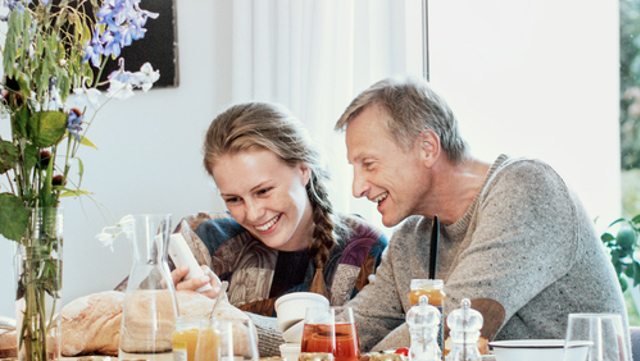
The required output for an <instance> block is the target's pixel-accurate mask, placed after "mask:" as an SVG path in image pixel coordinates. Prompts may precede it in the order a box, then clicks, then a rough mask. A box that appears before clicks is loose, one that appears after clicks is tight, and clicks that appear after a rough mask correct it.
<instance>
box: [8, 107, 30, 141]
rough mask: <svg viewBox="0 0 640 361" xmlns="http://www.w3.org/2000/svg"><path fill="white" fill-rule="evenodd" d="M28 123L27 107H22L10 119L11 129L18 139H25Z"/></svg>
mask: <svg viewBox="0 0 640 361" xmlns="http://www.w3.org/2000/svg"><path fill="white" fill-rule="evenodd" d="M28 121H29V108H28V107H27V106H22V107H20V108H19V109H18V110H17V111H16V112H15V114H14V115H13V116H12V117H11V129H12V130H13V132H14V133H15V134H16V135H18V136H19V137H26V136H27V122H28Z"/></svg>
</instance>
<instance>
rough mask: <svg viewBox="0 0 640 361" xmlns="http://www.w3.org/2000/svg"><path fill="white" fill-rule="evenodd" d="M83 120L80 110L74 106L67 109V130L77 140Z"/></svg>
mask: <svg viewBox="0 0 640 361" xmlns="http://www.w3.org/2000/svg"><path fill="white" fill-rule="evenodd" d="M83 120H84V115H83V114H82V113H81V112H80V110H78V109H76V108H71V110H69V116H68V117H67V131H69V134H71V135H72V136H73V137H74V138H76V140H77V141H78V142H79V141H80V140H81V139H82V137H81V136H80V134H79V132H80V131H81V130H82V127H81V125H82V121H83Z"/></svg>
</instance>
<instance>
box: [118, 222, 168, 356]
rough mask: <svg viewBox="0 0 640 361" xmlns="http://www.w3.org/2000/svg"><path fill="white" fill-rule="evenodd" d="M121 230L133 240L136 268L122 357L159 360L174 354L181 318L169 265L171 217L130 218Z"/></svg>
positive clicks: (127, 298)
mask: <svg viewBox="0 0 640 361" xmlns="http://www.w3.org/2000/svg"><path fill="white" fill-rule="evenodd" d="M121 227H122V230H123V232H124V233H125V234H126V235H127V237H128V238H129V240H130V241H131V249H132V251H133V265H132V266H131V272H130V274H129V280H128V283H127V291H126V295H125V301H124V305H123V310H122V327H121V329H120V348H119V353H118V358H119V359H120V360H130V359H141V358H143V359H145V360H156V355H161V354H164V355H170V354H171V352H172V333H173V330H174V328H175V322H176V317H177V315H178V309H177V302H176V296H175V289H174V286H173V280H172V278H171V272H170V271H169V266H168V265H167V245H168V240H169V235H170V233H171V215H155V214H143V215H134V216H127V217H125V219H123V221H121ZM163 358H164V357H163ZM159 359H160V357H158V360H159Z"/></svg>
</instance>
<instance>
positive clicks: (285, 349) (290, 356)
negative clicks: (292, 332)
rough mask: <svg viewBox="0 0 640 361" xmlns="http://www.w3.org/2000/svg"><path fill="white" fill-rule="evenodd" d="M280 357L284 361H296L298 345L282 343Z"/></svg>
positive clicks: (298, 353) (298, 352) (298, 354)
mask: <svg viewBox="0 0 640 361" xmlns="http://www.w3.org/2000/svg"><path fill="white" fill-rule="evenodd" d="M280 356H282V358H284V359H285V361H298V356H300V344H299V343H284V344H282V345H280Z"/></svg>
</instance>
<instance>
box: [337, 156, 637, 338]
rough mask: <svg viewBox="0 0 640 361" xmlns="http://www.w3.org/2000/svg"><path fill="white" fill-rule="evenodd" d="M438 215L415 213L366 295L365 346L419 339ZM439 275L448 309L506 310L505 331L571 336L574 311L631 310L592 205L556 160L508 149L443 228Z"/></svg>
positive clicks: (359, 302) (361, 328)
mask: <svg viewBox="0 0 640 361" xmlns="http://www.w3.org/2000/svg"><path fill="white" fill-rule="evenodd" d="M430 234H431V220H429V219H426V218H424V217H418V216H415V217H410V218H408V219H406V220H405V222H404V223H403V224H402V225H401V227H400V229H399V230H398V231H397V232H395V233H394V235H393V238H392V239H391V242H390V243H389V247H388V248H387V250H386V251H385V253H384V254H383V259H382V263H381V264H380V267H379V268H378V270H377V271H376V274H375V276H372V279H371V280H370V283H369V285H367V286H366V287H365V288H364V289H363V290H362V291H361V292H360V293H359V294H358V296H357V297H356V298H354V299H353V300H352V301H351V302H349V303H348V305H350V306H351V307H353V308H354V311H355V312H356V313H357V319H356V324H357V327H358V333H359V336H360V344H361V347H362V350H363V351H367V350H370V349H374V350H384V349H389V348H397V347H402V346H405V347H407V346H409V343H410V339H409V332H408V329H407V327H406V324H405V323H404V320H405V313H406V312H407V310H408V309H409V307H410V306H409V300H408V298H407V294H408V292H409V284H410V282H411V279H412V278H427V274H428V273H427V272H428V259H429V242H430V238H429V236H430ZM436 277H437V278H441V279H443V280H444V284H445V287H444V288H445V292H446V294H447V298H446V301H445V311H444V312H445V315H446V314H448V313H449V312H450V311H451V310H453V309H455V308H457V307H459V305H460V300H461V299H462V298H465V297H466V298H469V299H474V298H480V297H486V298H491V299H494V300H497V301H499V302H500V303H501V304H502V305H503V306H504V308H505V310H506V317H505V322H504V323H503V325H502V328H501V329H500V331H499V332H498V334H497V336H496V339H499V340H500V339H526V338H534V339H535V338H537V339H541V338H555V339H558V338H564V337H565V331H566V326H567V319H568V314H569V313H574V312H598V313H602V312H607V313H618V314H621V315H622V316H623V320H624V326H625V327H626V326H627V316H626V309H625V305H624V301H623V298H622V293H621V290H620V286H619V285H618V281H617V278H616V275H615V272H614V270H613V266H612V265H611V263H610V262H609V260H608V258H607V255H606V253H605V252H604V250H603V247H602V245H601V243H600V240H599V237H598V236H597V235H596V232H595V230H594V227H593V224H592V221H591V220H590V219H589V217H588V216H587V214H586V212H585V209H584V207H583V206H582V205H581V204H580V202H579V201H578V200H577V199H576V198H575V197H574V196H573V195H572V194H571V192H570V191H569V189H568V188H567V186H566V184H565V183H564V181H563V180H562V179H561V178H560V176H559V175H558V174H557V173H556V172H555V171H554V170H553V169H551V167H549V166H548V165H547V164H545V163H543V162H540V161H538V160H531V159H510V158H508V157H507V156H505V155H501V156H500V157H499V158H498V159H497V160H496V161H495V163H494V164H493V165H492V167H491V168H490V170H489V172H488V173H487V177H486V179H485V182H484V184H483V186H482V188H481V189H480V191H479V192H478V194H477V195H476V197H475V199H474V200H473V202H472V204H471V206H470V207H469V209H468V210H467V212H466V213H465V214H464V216H463V217H462V218H461V219H459V220H458V221H457V222H455V223H454V224H452V225H449V226H443V227H442V228H441V235H440V243H439V245H438V267H437V270H436Z"/></svg>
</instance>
